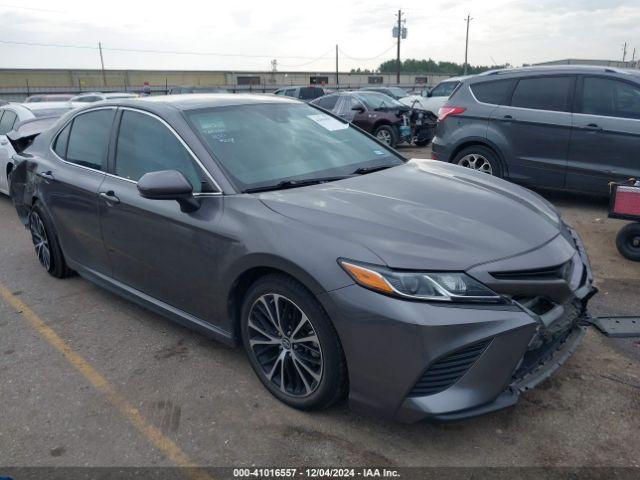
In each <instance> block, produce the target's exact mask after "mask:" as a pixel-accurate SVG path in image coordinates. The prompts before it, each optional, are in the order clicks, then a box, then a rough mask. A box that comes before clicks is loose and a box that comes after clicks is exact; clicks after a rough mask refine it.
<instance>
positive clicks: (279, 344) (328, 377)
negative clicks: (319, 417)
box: [241, 274, 347, 410]
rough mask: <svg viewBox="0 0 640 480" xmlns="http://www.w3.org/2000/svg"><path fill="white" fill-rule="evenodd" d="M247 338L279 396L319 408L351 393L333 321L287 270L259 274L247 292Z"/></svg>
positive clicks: (252, 356)
mask: <svg viewBox="0 0 640 480" xmlns="http://www.w3.org/2000/svg"><path fill="white" fill-rule="evenodd" d="M241 330H242V341H243V344H244V348H245V350H246V352H247V356H248V357H249V362H250V363H251V366H252V367H253V370H254V371H255V372H256V374H257V375H258V378H259V379H260V381H261V382H262V384H263V385H264V386H265V387H266V388H267V389H268V390H269V391H270V392H271V394H272V395H273V396H275V397H276V398H277V399H278V400H280V401H281V402H283V403H286V404H287V405H289V406H291V407H293V408H297V409H299V410H319V409H323V408H327V407H329V406H330V405H332V404H333V403H335V402H336V401H338V400H340V399H341V398H342V397H343V395H344V393H345V392H346V386H347V373H346V372H347V367H346V361H345V357H344V353H343V351H342V346H341V344H340V340H339V338H338V334H337V333H336V331H335V329H334V327H333V324H332V323H331V320H330V319H329V317H328V316H327V314H326V313H325V311H324V309H323V308H322V306H321V305H320V303H319V302H318V300H316V298H315V297H314V296H313V295H312V294H311V292H309V291H308V290H307V289H306V288H305V287H304V286H303V285H301V284H300V283H299V282H297V281H296V280H294V279H293V278H291V277H289V276H287V275H284V274H271V275H267V276H265V277H262V278H260V279H259V280H258V281H256V283H254V284H253V286H252V287H251V288H250V289H249V291H248V292H247V294H246V295H245V298H244V301H243V305H242V317H241Z"/></svg>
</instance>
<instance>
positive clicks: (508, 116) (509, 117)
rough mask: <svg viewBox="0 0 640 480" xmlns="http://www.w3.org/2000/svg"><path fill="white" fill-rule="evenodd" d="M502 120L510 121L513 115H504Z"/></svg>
mask: <svg viewBox="0 0 640 480" xmlns="http://www.w3.org/2000/svg"><path fill="white" fill-rule="evenodd" d="M502 120H503V121H505V122H510V121H511V120H513V117H512V116H511V115H505V116H504V117H502Z"/></svg>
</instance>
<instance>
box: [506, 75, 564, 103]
mask: <svg viewBox="0 0 640 480" xmlns="http://www.w3.org/2000/svg"><path fill="white" fill-rule="evenodd" d="M572 85H573V78H572V77H542V78H525V79H523V80H520V81H519V82H518V85H517V86H516V89H515V91H514V92H513V97H512V98H511V106H513V107H520V108H530V109H534V110H552V111H557V112H566V111H568V110H569V98H570V93H571V87H572Z"/></svg>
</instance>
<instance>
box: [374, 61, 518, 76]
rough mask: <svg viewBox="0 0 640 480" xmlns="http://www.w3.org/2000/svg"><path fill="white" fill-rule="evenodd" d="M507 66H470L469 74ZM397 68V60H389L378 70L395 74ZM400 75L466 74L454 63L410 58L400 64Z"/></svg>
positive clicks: (461, 67) (458, 64)
mask: <svg viewBox="0 0 640 480" xmlns="http://www.w3.org/2000/svg"><path fill="white" fill-rule="evenodd" d="M505 67H506V65H494V66H485V65H476V66H473V65H469V68H468V72H469V73H470V74H477V73H481V72H486V71H487V70H492V69H495V68H505ZM396 68H397V62H396V60H387V61H386V62H382V63H381V64H380V68H379V69H378V70H379V71H380V73H395V72H396ZM400 73H434V74H440V75H462V74H463V73H464V65H463V64H460V63H454V62H435V61H434V60H432V59H429V60H424V59H422V60H416V59H413V58H408V59H406V60H405V61H403V62H401V64H400Z"/></svg>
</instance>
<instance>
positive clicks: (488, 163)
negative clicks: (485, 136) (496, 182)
mask: <svg viewBox="0 0 640 480" xmlns="http://www.w3.org/2000/svg"><path fill="white" fill-rule="evenodd" d="M452 163H455V164H456V165H460V166H461V167H466V168H470V169H471V170H476V171H478V172H482V173H486V174H489V175H493V176H494V177H499V178H502V167H501V165H500V161H499V160H498V157H497V155H496V154H495V152H494V151H493V150H491V149H490V148H487V147H484V146H482V145H472V146H470V147H467V148H464V149H462V150H461V151H460V152H459V153H458V154H457V155H456V156H455V157H454V159H453V161H452Z"/></svg>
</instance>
